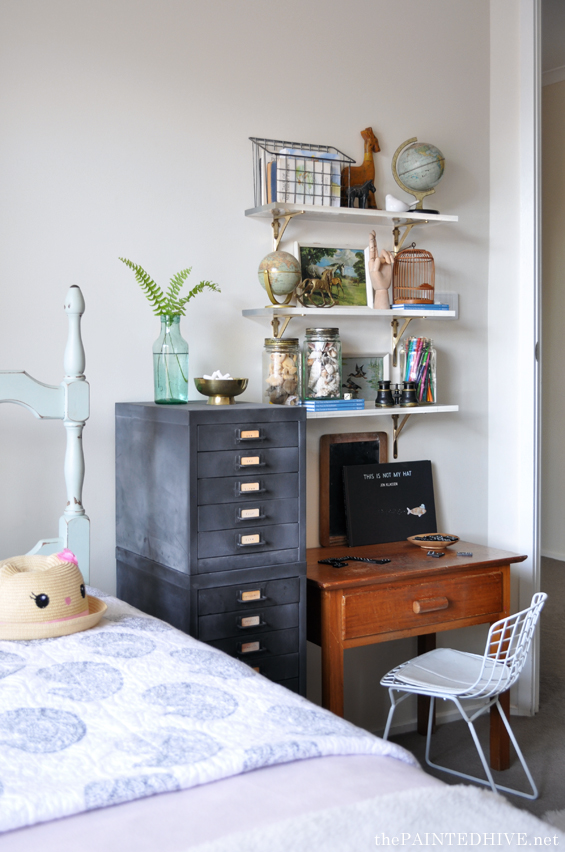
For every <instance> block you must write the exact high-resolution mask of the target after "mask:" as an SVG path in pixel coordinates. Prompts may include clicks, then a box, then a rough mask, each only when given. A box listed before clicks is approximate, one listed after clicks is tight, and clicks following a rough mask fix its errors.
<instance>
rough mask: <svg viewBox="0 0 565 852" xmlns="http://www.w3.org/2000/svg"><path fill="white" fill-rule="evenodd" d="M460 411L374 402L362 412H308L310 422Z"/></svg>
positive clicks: (439, 406)
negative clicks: (377, 405)
mask: <svg viewBox="0 0 565 852" xmlns="http://www.w3.org/2000/svg"><path fill="white" fill-rule="evenodd" d="M453 411H459V406H458V405H433V404H432V403H430V404H429V405H418V406H417V407H414V408H408V407H407V408H404V407H403V406H402V405H398V406H396V405H395V406H394V408H376V407H375V404H374V402H368V401H367V402H365V408H364V409H363V410H362V411H361V410H359V411H335V410H334V411H308V412H307V414H306V418H307V419H308V420H322V419H325V418H328V417H384V416H386V415H388V416H389V417H390V415H391V414H399V415H400V416H403V415H404V414H447V413H449V412H453Z"/></svg>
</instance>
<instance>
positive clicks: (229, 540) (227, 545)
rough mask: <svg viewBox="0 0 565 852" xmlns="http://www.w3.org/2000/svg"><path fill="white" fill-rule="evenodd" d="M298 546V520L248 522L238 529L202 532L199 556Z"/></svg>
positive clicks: (238, 554) (231, 554)
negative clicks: (269, 522)
mask: <svg viewBox="0 0 565 852" xmlns="http://www.w3.org/2000/svg"><path fill="white" fill-rule="evenodd" d="M297 547H298V524H272V525H270V526H266V527H261V526H258V527H254V526H244V527H242V529H237V530H215V531H213V532H202V533H198V558H199V559H209V558H210V557H216V556H242V555H245V554H248V553H262V552H263V551H270V550H291V549H294V548H297Z"/></svg>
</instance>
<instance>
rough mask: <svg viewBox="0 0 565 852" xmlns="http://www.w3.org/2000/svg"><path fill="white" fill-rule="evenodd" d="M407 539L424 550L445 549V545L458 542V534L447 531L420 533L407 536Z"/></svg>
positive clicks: (449, 545)
mask: <svg viewBox="0 0 565 852" xmlns="http://www.w3.org/2000/svg"><path fill="white" fill-rule="evenodd" d="M408 541H409V542H411V543H412V544H415V545H417V546H418V547H423V548H424V549H425V550H445V548H446V547H451V545H452V544H455V543H456V542H458V541H459V536H458V535H448V534H447V533H420V535H410V536H408Z"/></svg>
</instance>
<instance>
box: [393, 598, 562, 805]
mask: <svg viewBox="0 0 565 852" xmlns="http://www.w3.org/2000/svg"><path fill="white" fill-rule="evenodd" d="M546 599H547V595H546V594H545V593H543V592H537V593H536V594H535V595H534V596H533V598H532V602H531V604H530V606H529V607H528V608H527V609H524V610H522V611H521V612H517V613H516V614H515V615H510V616H508V618H503V619H501V620H500V621H497V622H496V623H495V624H493V625H492V626H491V628H490V630H489V633H488V637H487V641H486V647H485V652H484V654H483V655H482V656H479V655H477V654H470V653H467V652H465V651H456V650H454V649H451V648H437V649H436V650H434V651H428V653H426V654H422V655H421V656H419V657H415V658H414V659H412V660H408V661H407V662H405V663H402V664H401V665H400V666H396V668H394V669H392V670H391V671H390V672H388V674H386V675H385V676H384V677H383V679H382V680H381V685H382V686H384V687H386V688H388V691H389V696H390V704H391V706H390V711H389V714H388V719H387V723H386V727H385V731H384V734H383V739H385V740H386V739H388V735H389V731H390V727H391V724H392V719H393V716H394V712H395V710H396V707H397V706H398V704H400V703H401V702H402V701H404V699H405V698H408V696H409V695H427V696H429V697H430V699H431V700H430V714H429V717H428V731H427V737H426V763H427V764H428V765H429V766H432V767H434V768H435V769H439V770H441V771H442V772H449V773H450V774H451V775H457V776H459V777H460V778H465V779H467V780H469V781H477V782H478V783H479V784H485V785H487V786H488V785H490V787H491V788H492V790H493V792H495V793H496V792H497V791H504V792H506V793H513V794H514V795H516V796H522V797H523V798H525V799H537V796H538V791H537V788H536V785H535V784H534V780H533V778H532V776H531V773H530V770H529V769H528V766H527V764H526V761H525V760H524V756H523V754H522V752H521V751H520V748H519V746H518V743H517V742H516V738H515V736H514V734H513V732H512V729H511V727H510V724H509V722H508V719H507V718H506V715H505V713H504V711H503V709H502V707H501V706H500V703H499V695H500V694H501V693H503V692H506V691H507V690H508V689H510V687H511V686H512V685H513V684H514V683H516V681H517V680H518V678H519V677H520V673H521V672H522V669H523V667H524V664H525V662H526V658H527V655H528V651H529V648H530V645H531V641H532V637H533V635H534V630H535V627H536V624H537V621H538V618H539V615H540V613H541V610H542V608H543V605H544V603H545V601H546ZM398 692H400V693H404V694H403V695H401V696H400V697H399V698H398V697H396V696H395V693H398ZM436 698H443V699H444V700H450V701H453V702H454V704H455V705H456V706H457V709H458V710H459V712H460V713H461V716H462V717H463V718H464V719H465V721H466V722H467V725H468V726H469V730H470V732H471V735H472V737H473V740H474V742H475V746H476V748H477V751H478V753H479V757H480V759H481V763H482V764H483V768H484V770H485V773H486V775H487V779H488V780H486V781H485V779H484V778H477V777H476V776H475V775H467V774H465V773H464V772H458V771H456V770H455V769H448V768H447V767H446V766H440V765H439V764H437V763H432V761H431V760H430V743H431V735H432V727H433V720H434V707H435V700H436ZM471 699H474V700H477V699H483V700H484V702H485V703H484V704H483V705H482V706H480V707H479V708H478V709H476V708H475V709H474V710H473V712H472V715H470V714H469V713H467V712H466V711H465V709H464V708H463V705H462V704H461V701H468V700H471ZM494 705H496V707H497V709H498V712H499V714H500V718H501V719H502V722H503V723H504V726H505V728H506V730H507V731H508V735H509V737H510V740H511V742H512V744H513V746H514V748H515V749H516V754H517V756H518V759H519V760H520V763H521V764H522V768H523V769H524V772H525V773H526V777H527V779H528V781H529V783H530V785H531V788H532V793H531V794H530V793H523V792H522V791H520V790H515V789H513V788H511V787H504V786H502V785H501V784H495V782H494V779H493V777H492V773H491V771H490V767H489V765H488V763H487V760H486V758H485V755H484V752H483V749H482V747H481V744H480V742H479V739H478V737H477V733H476V731H475V727H474V725H473V722H474V721H475V719H477V718H478V717H479V716H481V715H482V714H483V713H485V712H486V711H487V710H489V709H490V708H491V707H493V706H494Z"/></svg>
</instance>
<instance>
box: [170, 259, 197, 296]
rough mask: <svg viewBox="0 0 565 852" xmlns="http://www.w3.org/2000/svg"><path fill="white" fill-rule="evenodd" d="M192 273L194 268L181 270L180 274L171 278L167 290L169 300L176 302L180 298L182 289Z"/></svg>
mask: <svg viewBox="0 0 565 852" xmlns="http://www.w3.org/2000/svg"><path fill="white" fill-rule="evenodd" d="M191 272H192V267H190V269H181V271H180V272H177V274H176V275H173V277H172V278H171V281H170V284H169V287H168V289H167V293H166V296H167V299H169V300H170V301H172V302H174V301H176V299H177V298H178V295H179V293H180V291H181V287H182V285H183V284H184V282H185V281H186V279H187V278H188V276H189V275H190V273H191Z"/></svg>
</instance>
